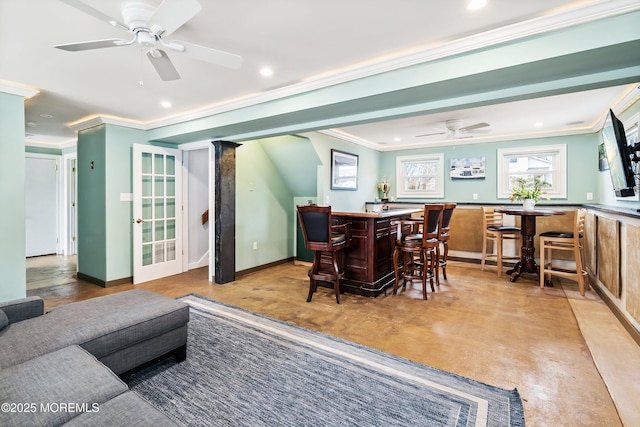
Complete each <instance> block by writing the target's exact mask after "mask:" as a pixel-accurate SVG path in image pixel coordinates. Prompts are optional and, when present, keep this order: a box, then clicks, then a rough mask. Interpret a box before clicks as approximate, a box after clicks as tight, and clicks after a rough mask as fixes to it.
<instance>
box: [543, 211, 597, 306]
mask: <svg viewBox="0 0 640 427" xmlns="http://www.w3.org/2000/svg"><path fill="white" fill-rule="evenodd" d="M586 215H587V211H586V210H585V209H578V210H576V211H575V219H574V222H573V230H570V231H569V230H567V231H547V232H545V233H541V234H540V287H541V288H544V285H545V281H546V278H547V277H549V280H551V276H552V275H556V276H561V277H568V278H571V279H574V280H575V281H576V282H578V289H579V290H580V295H584V292H585V288H586V289H589V278H588V275H587V268H586V261H585V258H584V222H585V217H586ZM553 251H571V252H573V258H574V260H575V268H573V269H567V268H565V266H562V268H561V267H559V266H557V265H554V264H553Z"/></svg>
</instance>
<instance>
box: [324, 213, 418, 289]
mask: <svg viewBox="0 0 640 427" xmlns="http://www.w3.org/2000/svg"><path fill="white" fill-rule="evenodd" d="M416 212H422V209H416V208H412V209H390V210H388V211H382V212H380V213H365V212H332V213H331V216H332V218H333V221H334V223H336V224H343V223H349V234H350V236H351V245H350V246H349V247H348V248H346V249H345V250H344V251H341V252H344V254H343V256H344V259H343V260H342V261H343V262H344V264H342V265H344V268H345V274H344V279H343V280H342V288H343V290H344V291H345V292H351V293H356V294H360V295H365V296H372V297H375V296H377V295H379V294H380V293H382V292H384V291H385V289H386V288H388V287H390V286H391V287H392V286H393V284H394V281H395V276H394V272H393V259H392V257H393V247H394V245H395V235H396V226H392V225H391V221H393V220H396V219H406V218H409V217H410V216H411V214H413V213H416Z"/></svg>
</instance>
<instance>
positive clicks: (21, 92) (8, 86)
mask: <svg viewBox="0 0 640 427" xmlns="http://www.w3.org/2000/svg"><path fill="white" fill-rule="evenodd" d="M0 92H4V93H8V94H10V95H18V96H23V97H25V98H27V99H29V98H33V97H34V96H36V95H37V94H39V93H40V91H39V90H37V89H33V88H30V87H26V86H24V85H21V84H18V83H13V82H7V81H4V80H0Z"/></svg>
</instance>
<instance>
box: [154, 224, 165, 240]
mask: <svg viewBox="0 0 640 427" xmlns="http://www.w3.org/2000/svg"><path fill="white" fill-rule="evenodd" d="M155 224H156V225H155V229H156V235H155V239H154V240H155V241H156V242H157V241H159V240H164V221H155Z"/></svg>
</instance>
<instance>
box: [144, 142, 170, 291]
mask: <svg viewBox="0 0 640 427" xmlns="http://www.w3.org/2000/svg"><path fill="white" fill-rule="evenodd" d="M179 273H182V154H181V151H180V150H174V149H169V148H163V147H154V146H150V145H139V144H134V146H133V283H134V284H137V283H142V282H147V281H149V280H154V279H158V278H161V277H166V276H171V275H174V274H179Z"/></svg>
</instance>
